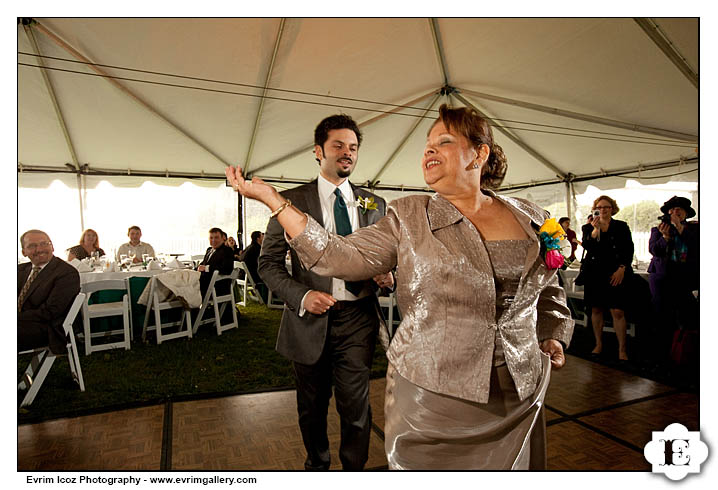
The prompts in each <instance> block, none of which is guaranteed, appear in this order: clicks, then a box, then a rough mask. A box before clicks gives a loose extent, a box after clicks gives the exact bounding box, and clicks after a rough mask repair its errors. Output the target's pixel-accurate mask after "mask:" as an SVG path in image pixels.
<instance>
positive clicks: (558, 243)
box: [538, 218, 571, 269]
mask: <svg viewBox="0 0 718 490" xmlns="http://www.w3.org/2000/svg"><path fill="white" fill-rule="evenodd" d="M538 235H539V242H540V243H541V255H542V256H543V260H544V262H545V263H546V267H548V268H549V269H558V268H559V267H561V266H562V265H563V263H564V260H565V259H566V257H568V256H565V255H564V254H565V250H566V245H568V250H569V253H570V250H571V244H570V243H569V241H568V240H566V232H565V231H564V230H563V227H562V226H561V225H559V224H558V223H557V222H556V218H550V219H547V220H546V221H544V222H543V224H542V225H541V228H539V232H538ZM564 242H565V243H564Z"/></svg>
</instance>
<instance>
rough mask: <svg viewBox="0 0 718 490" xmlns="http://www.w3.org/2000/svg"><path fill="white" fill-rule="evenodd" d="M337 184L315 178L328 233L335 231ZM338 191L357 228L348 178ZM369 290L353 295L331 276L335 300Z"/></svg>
mask: <svg viewBox="0 0 718 490" xmlns="http://www.w3.org/2000/svg"><path fill="white" fill-rule="evenodd" d="M335 189H337V186H336V185H334V184H332V183H331V182H329V181H328V180H327V179H325V178H324V177H322V175H321V174H320V175H319V177H318V178H317V190H318V191H319V203H320V204H321V207H322V219H323V221H324V223H323V225H324V228H325V229H326V230H327V231H328V232H330V233H336V226H335V224H334V201H335V200H336V198H337V196H336V195H334V190H335ZM339 191H340V192H341V193H342V196H343V197H344V202H345V203H346V204H347V212H348V213H349V222H350V223H351V225H352V231H353V232H354V231H356V230H358V229H359V209H358V208H357V207H356V206H352V205H351V204H352V203H353V202H354V201H355V200H356V197H354V191H352V186H351V185H350V184H349V180H348V179H345V180H344V182H342V183H341V185H339ZM307 294H309V292H307V293H306V294H305V295H304V298H302V303H301V304H302V306H301V308H300V309H299V316H304V311H305V309H304V300H305V299H306V297H307ZM368 294H369V292H368V291H367V289H366V288H364V290H363V291H362V292H361V293H359V296H355V295H354V294H352V293H351V292H349V291H347V288H346V286H345V284H344V281H343V280H342V279H335V278H332V296H334V298H335V299H336V300H337V301H355V300H357V299H359V298H363V297H364V296H367V295H368Z"/></svg>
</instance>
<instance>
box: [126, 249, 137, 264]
mask: <svg viewBox="0 0 718 490" xmlns="http://www.w3.org/2000/svg"><path fill="white" fill-rule="evenodd" d="M127 257H128V258H129V259H130V267H132V264H134V263H135V257H137V251H136V250H135V249H134V248H130V249H128V250H127Z"/></svg>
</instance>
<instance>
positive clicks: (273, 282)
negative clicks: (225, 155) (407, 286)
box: [258, 180, 386, 364]
mask: <svg viewBox="0 0 718 490" xmlns="http://www.w3.org/2000/svg"><path fill="white" fill-rule="evenodd" d="M352 191H353V192H354V195H355V196H357V197H363V198H366V197H373V198H374V201H375V202H376V203H377V209H375V210H368V211H367V212H366V214H364V213H362V212H361V211H360V212H359V226H360V227H364V226H368V225H371V224H374V223H376V222H377V221H379V219H380V218H381V217H382V216H384V214H386V202H385V201H384V199H382V198H380V197H379V196H376V195H374V194H372V193H371V192H368V191H365V190H363V189H359V188H358V187H355V186H354V185H353V184H352ZM282 195H283V196H284V197H285V198H287V199H290V200H291V201H292V204H293V205H294V206H296V207H297V208H298V209H299V210H301V211H303V212H305V213H307V214H309V215H310V216H312V217H313V218H314V219H315V220H317V222H318V223H324V219H323V217H322V207H321V203H320V202H319V191H318V188H317V181H316V180H314V181H312V182H310V183H308V184H305V185H302V186H300V187H296V188H294V189H289V190H287V191H284V192H282ZM288 249H289V245H288V244H287V241H286V240H285V239H284V229H283V228H282V226H281V225H280V224H279V221H277V219H276V218H272V219H271V220H270V221H269V225H267V233H266V234H265V235H264V241H263V242H262V252H261V254H260V256H259V264H258V272H259V275H260V277H261V278H262V279H263V280H264V283H265V284H266V285H267V287H268V288H269V289H271V290H272V291H273V292H274V293H276V294H277V295H278V296H279V297H280V298H282V300H284V313H283V314H282V322H281V325H280V327H279V335H278V336H277V346H276V349H277V352H279V353H280V354H282V355H283V356H284V357H287V358H288V359H291V360H292V361H296V362H300V363H302V364H314V363H315V362H317V360H319V356H321V354H322V350H323V348H324V341H325V340H326V335H327V324H328V321H329V315H328V314H324V315H313V314H311V313H309V312H308V311H307V312H305V313H304V316H303V317H300V316H299V308H300V307H301V302H302V298H303V297H304V295H305V294H306V292H307V291H309V290H310V289H314V290H317V291H323V292H325V293H329V294H331V293H332V278H331V277H323V276H319V275H317V274H315V273H314V272H310V271H308V270H307V269H305V268H304V267H303V266H302V262H301V261H300V260H299V257H297V254H296V252H295V251H294V250H291V249H289V250H290V253H291V258H292V273H291V275H290V274H289V272H287V268H286V266H285V256H286V253H287V250H288ZM371 283H372V284H374V285H375V283H374V282H373V281H371ZM374 307H375V309H376V313H377V315H378V316H379V317H380V318H381V312H380V310H379V303H378V301H376V298H375V306H374Z"/></svg>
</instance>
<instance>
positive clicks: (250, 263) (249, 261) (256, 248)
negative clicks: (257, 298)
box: [238, 230, 269, 303]
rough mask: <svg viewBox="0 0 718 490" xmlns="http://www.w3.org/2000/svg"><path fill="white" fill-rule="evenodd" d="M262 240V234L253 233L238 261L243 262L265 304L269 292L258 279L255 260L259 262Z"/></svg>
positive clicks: (260, 279)
mask: <svg viewBox="0 0 718 490" xmlns="http://www.w3.org/2000/svg"><path fill="white" fill-rule="evenodd" d="M262 240H264V233H262V232H261V231H258V230H257V231H253V232H252V243H250V244H249V245H247V248H245V249H244V250H242V251H241V252H240V254H239V256H238V260H239V261H240V262H244V263H245V265H246V266H247V270H248V271H249V274H250V275H251V276H252V280H253V281H254V284H255V286H257V291H258V292H259V294H260V295H261V296H262V298H263V299H264V302H265V303H266V302H267V296H268V293H269V290H268V289H267V286H265V284H264V281H262V278H261V277H259V274H258V273H257V260H259V253H260V252H261V251H262Z"/></svg>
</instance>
